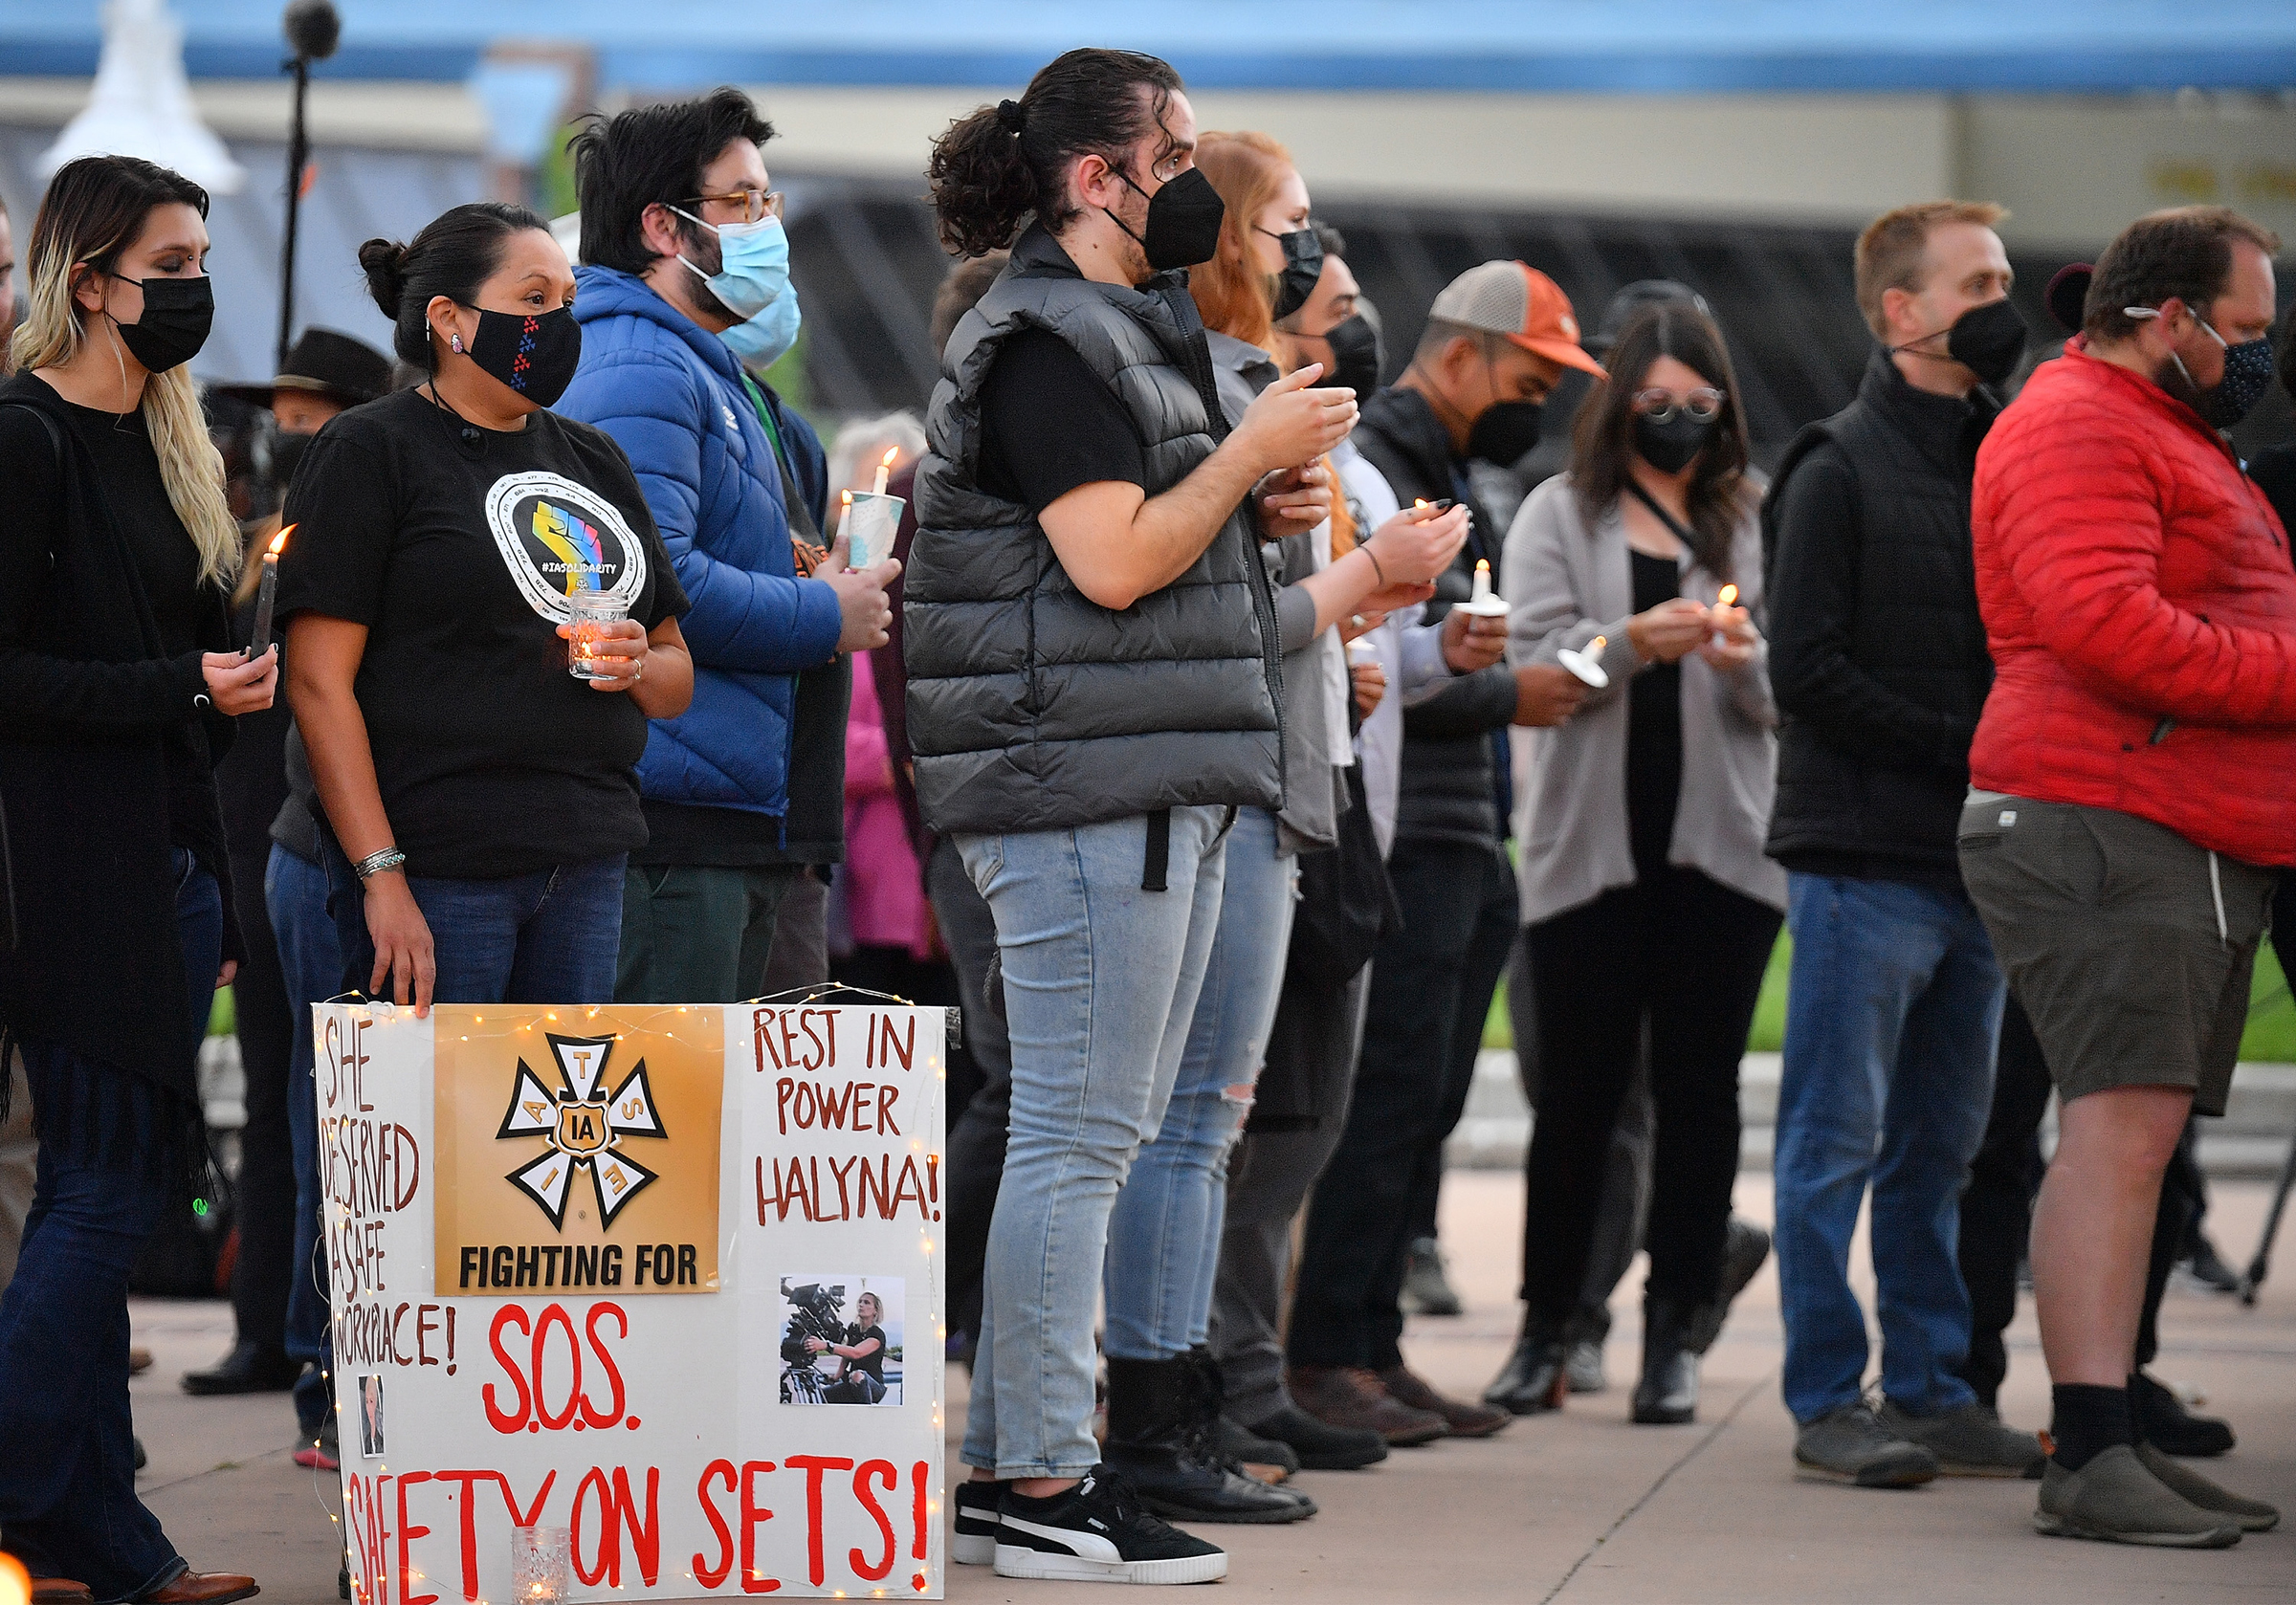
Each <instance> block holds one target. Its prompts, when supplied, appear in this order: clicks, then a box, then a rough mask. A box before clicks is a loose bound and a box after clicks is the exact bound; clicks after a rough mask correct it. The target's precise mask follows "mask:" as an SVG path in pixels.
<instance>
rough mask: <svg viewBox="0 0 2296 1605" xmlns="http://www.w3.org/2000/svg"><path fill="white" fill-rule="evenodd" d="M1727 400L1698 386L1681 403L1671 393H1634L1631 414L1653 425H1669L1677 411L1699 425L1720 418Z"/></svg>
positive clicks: (1726, 397)
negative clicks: (1693, 419)
mask: <svg viewBox="0 0 2296 1605" xmlns="http://www.w3.org/2000/svg"><path fill="white" fill-rule="evenodd" d="M1729 400H1730V398H1729V397H1728V396H1726V395H1724V394H1723V393H1722V392H1721V391H1719V390H1715V389H1711V388H1709V387H1707V386H1704V385H1701V386H1700V387H1699V388H1697V389H1695V390H1692V391H1691V392H1690V393H1689V395H1688V396H1685V397H1684V398H1683V399H1682V400H1680V401H1677V400H1675V399H1674V392H1673V391H1671V390H1637V391H1636V392H1635V393H1634V413H1635V416H1636V417H1638V418H1647V419H1649V420H1650V422H1652V423H1653V424H1670V423H1672V422H1673V421H1674V414H1675V413H1676V412H1685V413H1688V414H1689V416H1690V417H1692V418H1695V419H1697V420H1698V422H1700V423H1701V424H1710V423H1711V422H1713V421H1714V420H1715V419H1716V418H1719V417H1721V416H1722V407H1723V404H1724V403H1726V402H1728V401H1729Z"/></svg>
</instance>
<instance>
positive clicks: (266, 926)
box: [232, 842, 310, 1354]
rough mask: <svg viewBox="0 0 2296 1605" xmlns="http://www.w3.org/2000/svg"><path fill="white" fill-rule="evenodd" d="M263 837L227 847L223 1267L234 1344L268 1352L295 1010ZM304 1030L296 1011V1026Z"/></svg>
mask: <svg viewBox="0 0 2296 1605" xmlns="http://www.w3.org/2000/svg"><path fill="white" fill-rule="evenodd" d="M270 847H271V844H270V843H269V842H265V843H264V844H263V849H264V850H263V851H262V852H261V853H259V854H236V853H235V854H233V855H232V883H233V885H234V886H236V887H237V889H238V895H237V898H236V904H237V908H238V911H239V930H240V934H242V935H243V936H245V937H246V939H247V962H246V963H244V964H242V965H240V966H239V974H238V975H237V977H236V978H234V979H233V980H232V1012H233V1013H234V1015H235V1016H236V1017H237V1020H238V1033H239V1062H240V1065H241V1066H242V1068H244V1069H245V1071H246V1073H247V1125H246V1127H245V1128H244V1129H243V1130H242V1131H241V1132H240V1133H239V1176H238V1185H237V1190H236V1199H235V1209H236V1212H235V1215H234V1217H233V1219H234V1220H235V1222H236V1224H237V1227H238V1232H239V1253H238V1258H237V1259H235V1260H234V1261H233V1262H232V1321H233V1324H234V1325H235V1326H236V1327H237V1328H238V1341H239V1342H241V1343H259V1344H261V1345H262V1346H263V1347H264V1348H265V1349H267V1350H269V1351H271V1352H273V1353H274V1354H283V1353H284V1352H286V1344H287V1290H288V1286H289V1285H290V1281H291V1279H292V1278H293V1276H294V1274H295V1196H296V1190H295V1143H294V1140H293V1138H292V1137H291V1135H290V1134H289V1130H288V1125H287V1097H288V1088H289V1081H288V1073H287V1072H288V1070H289V1069H290V1067H291V1064H292V1060H293V1058H294V1052H295V1029H296V1010H295V1008H294V1006H293V1005H292V1004H290V1003H289V1002H288V1000H287V981H286V978H285V977H284V976H283V975H282V974H281V973H280V970H279V950H278V946H277V944H276V941H274V939H273V937H272V934H271V915H270V913H269V912H268V911H267V910H266V908H265V906H264V898H263V878H264V872H265V867H266V866H267V865H268V864H269V862H270V858H271V852H270ZM309 1028H310V1022H309V1020H308V1018H307V1017H306V1019H305V1021H304V1029H306V1030H308V1029H309Z"/></svg>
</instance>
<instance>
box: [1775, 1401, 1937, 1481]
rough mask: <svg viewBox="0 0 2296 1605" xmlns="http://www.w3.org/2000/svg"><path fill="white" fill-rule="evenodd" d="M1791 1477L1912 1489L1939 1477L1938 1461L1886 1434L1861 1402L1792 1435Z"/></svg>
mask: <svg viewBox="0 0 2296 1605" xmlns="http://www.w3.org/2000/svg"><path fill="white" fill-rule="evenodd" d="M1794 1474H1795V1475H1796V1476H1798V1477H1800V1478H1803V1479H1805V1480H1807V1481H1811V1482H1828V1481H1830V1482H1837V1483H1854V1484H1857V1485H1858V1486H1859V1487H1861V1488H1910V1487H1917V1486H1919V1485H1920V1484H1923V1483H1926V1482H1928V1481H1929V1480H1930V1479H1931V1478H1932V1477H1934V1476H1936V1475H1937V1457H1936V1456H1935V1455H1932V1454H1931V1453H1930V1451H1929V1450H1927V1449H1925V1448H1923V1447H1922V1446H1921V1445H1920V1444H1918V1443H1913V1442H1909V1441H1908V1440H1905V1439H1903V1438H1900V1437H1899V1436H1898V1435H1897V1434H1896V1433H1894V1432H1892V1431H1890V1430H1889V1429H1888V1427H1886V1426H1884V1425H1883V1424H1882V1423H1881V1421H1880V1420H1878V1419H1877V1418H1875V1416H1874V1414H1873V1412H1872V1411H1870V1410H1868V1409H1866V1408H1865V1405H1864V1404H1862V1403H1861V1404H1845V1405H1843V1406H1842V1408H1841V1409H1839V1410H1829V1411H1827V1412H1826V1413H1825V1414H1824V1415H1822V1416H1821V1417H1819V1418H1817V1419H1816V1420H1814V1421H1810V1422H1807V1423H1805V1424H1804V1425H1803V1426H1802V1428H1801V1430H1800V1431H1799V1432H1797V1433H1796V1434H1795V1435H1794Z"/></svg>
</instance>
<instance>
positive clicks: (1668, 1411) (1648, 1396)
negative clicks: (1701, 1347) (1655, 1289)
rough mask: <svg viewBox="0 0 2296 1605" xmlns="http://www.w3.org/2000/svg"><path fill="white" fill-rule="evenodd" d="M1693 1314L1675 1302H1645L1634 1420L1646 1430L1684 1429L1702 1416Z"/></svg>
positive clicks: (1667, 1300) (1650, 1299)
mask: <svg viewBox="0 0 2296 1605" xmlns="http://www.w3.org/2000/svg"><path fill="white" fill-rule="evenodd" d="M1693 1313H1694V1312H1693V1311H1691V1310H1689V1309H1686V1308H1683V1307H1682V1306H1680V1305H1678V1304H1676V1303H1675V1302H1674V1301H1673V1300H1672V1299H1667V1298H1650V1297H1645V1299H1644V1300H1643V1378H1642V1380H1641V1381H1639V1382H1637V1383H1636V1384H1635V1385H1634V1418H1635V1420H1636V1421H1638V1422H1640V1423H1641V1424H1642V1425H1644V1426H1680V1425H1681V1424H1682V1423H1683V1422H1685V1421H1688V1420H1691V1419H1693V1418H1695V1417H1696V1416H1697V1414H1698V1356H1697V1355H1696V1354H1694V1353H1692V1352H1690V1348H1689V1329H1690V1317H1691V1315H1692V1314H1693Z"/></svg>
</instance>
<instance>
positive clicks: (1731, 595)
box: [1714, 585, 1738, 647]
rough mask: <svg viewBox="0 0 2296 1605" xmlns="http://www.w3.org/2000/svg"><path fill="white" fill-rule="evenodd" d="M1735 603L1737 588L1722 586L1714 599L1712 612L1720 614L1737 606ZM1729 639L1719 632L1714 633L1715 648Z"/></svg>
mask: <svg viewBox="0 0 2296 1605" xmlns="http://www.w3.org/2000/svg"><path fill="white" fill-rule="evenodd" d="M1737 601H1738V587H1737V586H1735V585H1724V586H1723V587H1722V594H1721V595H1720V596H1717V597H1716V598H1714V611H1716V612H1720V611H1721V610H1722V609H1723V608H1725V607H1733V606H1735V605H1737ZM1729 639H1730V638H1729V637H1728V636H1726V635H1724V634H1723V633H1722V632H1721V631H1720V630H1716V631H1714V645H1715V646H1717V647H1719V646H1722V645H1723V644H1724V643H1726V642H1727V641H1728V640H1729Z"/></svg>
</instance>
